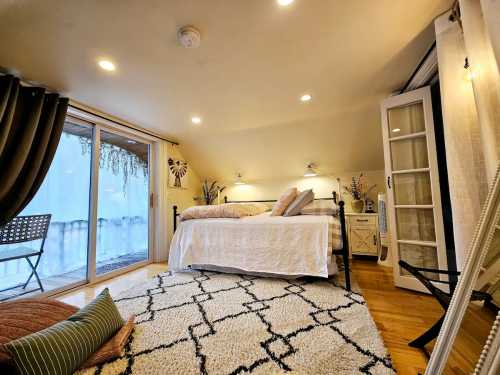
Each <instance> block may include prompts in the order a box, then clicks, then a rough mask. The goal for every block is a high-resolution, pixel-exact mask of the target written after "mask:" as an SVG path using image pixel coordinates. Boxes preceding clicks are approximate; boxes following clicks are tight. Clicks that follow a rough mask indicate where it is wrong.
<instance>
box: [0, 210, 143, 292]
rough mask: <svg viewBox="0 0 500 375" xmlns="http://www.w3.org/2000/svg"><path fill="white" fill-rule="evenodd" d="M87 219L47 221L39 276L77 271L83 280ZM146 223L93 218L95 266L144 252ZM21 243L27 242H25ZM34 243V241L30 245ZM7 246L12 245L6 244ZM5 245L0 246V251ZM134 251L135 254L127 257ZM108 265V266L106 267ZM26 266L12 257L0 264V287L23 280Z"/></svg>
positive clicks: (128, 218)
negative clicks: (95, 225)
mask: <svg viewBox="0 0 500 375" xmlns="http://www.w3.org/2000/svg"><path fill="white" fill-rule="evenodd" d="M88 226H89V225H88V221H87V220H73V221H69V222H52V223H51V224H50V228H49V232H48V235H47V239H46V241H45V247H44V253H43V255H42V258H41V260H40V264H39V266H38V273H39V275H40V277H41V278H42V281H43V279H46V278H50V277H54V276H59V275H65V274H68V273H73V274H75V273H76V271H81V275H82V279H85V275H86V268H87V243H88ZM147 227H148V222H147V220H146V219H144V218H143V217H140V216H133V217H128V216H127V217H121V218H112V219H104V218H99V219H98V220H97V236H96V245H97V249H98V251H97V254H96V258H97V259H96V262H97V265H98V269H99V265H103V264H109V263H113V260H116V261H117V262H118V261H120V260H119V259H120V258H121V259H122V260H121V261H120V262H121V265H123V259H125V258H126V259H130V261H131V262H132V261H133V259H137V254H140V253H143V254H145V258H144V259H147V253H148V235H147V233H148V228H147ZM23 245H28V246H29V245H30V244H29V243H27V244H23ZM32 245H36V244H32ZM8 246H10V247H11V248H12V247H15V246H16V245H8ZM8 246H2V247H0V251H2V250H6V248H7V247H8ZM133 254H136V256H135V257H134V256H130V255H133ZM108 268H109V267H108ZM29 274H30V268H29V266H28V264H27V263H26V261H25V260H23V259H20V260H15V261H11V262H4V263H1V264H0V289H2V288H5V287H9V286H13V285H16V284H19V283H21V282H24V281H26V279H27V276H28V275H29Z"/></svg>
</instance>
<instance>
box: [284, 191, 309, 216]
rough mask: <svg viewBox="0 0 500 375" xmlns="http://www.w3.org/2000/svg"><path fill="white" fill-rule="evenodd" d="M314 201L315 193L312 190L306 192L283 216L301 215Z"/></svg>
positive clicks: (300, 195) (299, 196) (298, 197)
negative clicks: (301, 211)
mask: <svg viewBox="0 0 500 375" xmlns="http://www.w3.org/2000/svg"><path fill="white" fill-rule="evenodd" d="M313 200H314V193H313V191H312V189H309V190H304V191H303V192H302V193H300V194H299V195H298V196H297V198H295V200H294V201H293V202H292V203H291V204H290V205H289V206H288V208H287V209H286V211H285V213H284V214H283V216H295V215H298V214H300V210H302V209H303V208H304V207H305V206H307V205H308V204H309V203H311V202H312V201H313Z"/></svg>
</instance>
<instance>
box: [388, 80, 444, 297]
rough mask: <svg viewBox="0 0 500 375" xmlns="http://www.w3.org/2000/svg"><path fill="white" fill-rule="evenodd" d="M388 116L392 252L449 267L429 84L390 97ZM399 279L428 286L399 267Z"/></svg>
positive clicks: (423, 264)
mask: <svg viewBox="0 0 500 375" xmlns="http://www.w3.org/2000/svg"><path fill="white" fill-rule="evenodd" d="M382 116H383V119H384V124H383V126H384V129H383V133H384V154H385V164H386V175H387V179H388V186H387V188H388V196H389V202H390V207H389V216H390V219H391V220H390V222H391V226H392V228H393V229H392V231H391V234H392V236H391V238H392V251H393V253H394V255H395V257H396V259H398V260H404V261H406V262H407V263H409V264H411V265H412V266H415V267H424V268H442V269H446V265H447V262H446V250H445V244H444V231H443V223H442V212H441V198H440V191H439V178H438V171H437V160H436V146H435V139H434V124H433V119H432V103H431V100H430V90H429V88H422V89H419V90H415V91H412V92H409V93H405V94H401V95H398V96H394V97H391V98H389V99H387V100H386V101H384V102H383V104H382ZM429 276H430V275H429ZM432 277H436V275H435V274H433V275H432ZM394 279H395V283H396V285H398V286H402V287H406V288H410V289H417V290H421V288H422V287H421V285H420V284H419V283H418V281H416V280H415V279H413V277H411V275H409V274H408V273H406V272H404V271H403V270H402V269H401V268H400V267H398V266H396V267H395V273H394Z"/></svg>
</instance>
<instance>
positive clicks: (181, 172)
mask: <svg viewBox="0 0 500 375" xmlns="http://www.w3.org/2000/svg"><path fill="white" fill-rule="evenodd" d="M188 171H189V168H188V162H187V161H185V160H181V159H173V158H168V186H170V187H173V188H179V189H187V188H188Z"/></svg>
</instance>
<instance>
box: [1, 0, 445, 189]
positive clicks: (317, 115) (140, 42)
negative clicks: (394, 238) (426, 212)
mask: <svg viewBox="0 0 500 375" xmlns="http://www.w3.org/2000/svg"><path fill="white" fill-rule="evenodd" d="M451 3H452V0H416V1H406V0H405V1H401V0H377V1H373V0H354V1H341V0H295V2H294V3H293V4H292V5H291V6H289V7H280V6H278V5H277V3H276V1H275V0H251V1H250V0H210V1H208V0H170V1H166V0H147V1H140V0H107V1H102V0H85V1H78V0H66V1H64V0H59V1H57V0H44V1H39V0H15V1H14V0H0V35H1V48H0V66H2V67H4V68H8V69H15V70H16V71H18V72H20V74H21V75H22V76H23V77H25V78H26V79H29V80H35V81H39V82H43V83H44V84H46V85H47V86H49V87H52V88H55V89H57V90H60V91H62V92H64V93H65V94H66V95H69V96H70V97H71V98H73V99H75V100H78V101H80V102H83V103H85V104H88V105H90V106H93V107H96V108H98V109H101V110H103V111H105V112H108V113H110V114H113V115H116V116H119V117H122V118H124V119H126V120H128V121H131V122H133V123H136V124H138V125H141V126H143V127H145V128H149V129H151V130H155V131H157V132H160V133H162V134H164V135H168V136H171V137H173V138H175V139H177V140H179V141H180V142H181V147H182V152H183V154H184V156H185V157H186V158H187V159H188V160H190V161H191V162H192V164H193V165H194V167H195V169H196V171H197V172H198V173H199V174H200V175H201V176H209V177H216V178H223V179H228V178H231V177H232V176H234V175H235V174H236V172H241V173H243V175H244V177H245V179H246V180H252V179H263V178H269V177H285V176H286V177H289V176H297V175H300V174H301V173H303V170H304V169H305V165H306V164H307V163H308V162H310V161H312V162H316V163H317V165H318V166H319V169H320V171H322V172H323V173H327V172H332V171H335V172H341V171H357V170H375V169H382V168H383V156H382V144H381V142H382V140H381V130H380V119H379V110H378V103H379V101H380V99H381V98H383V97H385V96H387V95H388V94H389V93H391V92H392V91H393V90H395V89H397V88H399V87H400V86H401V85H402V84H403V83H404V82H405V81H406V79H407V78H408V77H409V75H410V74H411V72H412V70H413V69H414V67H415V66H416V64H417V63H418V61H419V59H420V58H421V57H422V56H423V54H424V53H425V51H426V50H427V49H428V47H429V46H430V44H431V43H432V41H433V28H432V27H429V25H430V24H431V22H432V20H433V18H434V17H435V16H437V15H438V14H439V13H441V12H443V11H444V10H446V9H447V8H448V7H449V6H450V5H451ZM185 24H192V25H195V26H196V27H198V28H199V29H200V31H201V33H202V43H201V47H200V48H198V49H183V48H181V47H179V46H178V44H177V42H176V32H177V29H178V28H179V27H180V26H183V25H185ZM100 57H108V58H110V59H111V60H113V61H114V62H115V63H116V65H117V71H116V72H114V73H112V74H109V73H106V72H104V71H102V70H100V69H99V68H98V67H97V66H96V60H97V59H98V58H100ZM305 92H308V93H311V94H312V95H313V101H311V102H309V103H301V102H300V101H299V97H300V96H301V95H302V94H303V93H305ZM195 114H196V115H199V116H201V117H202V118H203V124H202V125H200V126H196V125H193V124H191V122H190V118H191V116H193V115H195Z"/></svg>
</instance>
